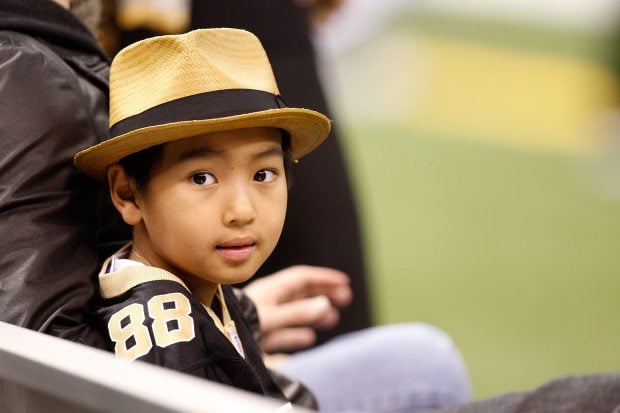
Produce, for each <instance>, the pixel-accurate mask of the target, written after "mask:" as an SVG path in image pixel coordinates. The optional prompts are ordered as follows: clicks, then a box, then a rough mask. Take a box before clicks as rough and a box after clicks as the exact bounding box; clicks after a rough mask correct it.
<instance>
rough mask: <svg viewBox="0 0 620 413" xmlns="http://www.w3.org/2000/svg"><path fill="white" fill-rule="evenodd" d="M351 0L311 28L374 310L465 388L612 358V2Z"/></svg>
mask: <svg viewBox="0 0 620 413" xmlns="http://www.w3.org/2000/svg"><path fill="white" fill-rule="evenodd" d="M618 3H619V2H618V1H612V0H567V1H562V2H557V1H553V0H536V1H534V0H505V1H502V2H488V1H484V0H468V1H458V2H454V1H443V0H433V1H423V0H421V1H420V0H419V1H410V0H402V1H397V0H382V1H380V2H379V1H373V0H348V1H347V2H344V4H343V5H342V6H341V7H340V8H339V9H338V10H337V11H336V12H335V13H333V14H332V15H331V16H330V17H329V18H328V19H327V21H326V22H325V23H324V24H322V25H318V26H317V33H316V38H315V40H316V45H317V50H318V52H319V56H320V67H321V70H322V77H323V80H324V86H325V90H326V93H327V94H328V97H329V102H330V104H331V106H332V111H333V116H334V122H335V123H336V124H337V125H338V126H339V127H340V128H341V132H342V134H343V137H344V140H345V148H346V150H345V153H346V157H347V161H348V163H349V165H350V167H351V170H352V174H353V180H354V187H355V193H356V195H357V198H358V199H359V201H360V216H361V222H362V225H363V234H364V239H365V249H366V251H365V252H366V257H367V260H368V264H369V266H370V274H369V277H370V280H369V284H370V298H371V303H372V307H373V310H374V314H375V321H376V322H378V323H380V324H383V323H393V322H401V321H409V320H422V321H426V322H430V323H433V324H436V325H438V326H439V327H441V328H443V329H445V330H446V331H447V332H449V333H450V334H451V335H452V337H453V338H454V340H455V342H456V343H457V345H458V346H459V347H460V348H461V350H462V352H463V354H464V357H465V359H466V361H467V363H468V365H469V367H470V369H471V374H472V379H473V384H474V393H475V397H477V398H480V397H487V396H492V395H495V394H498V393H501V392H508V391H517V390H523V389H528V388H531V387H534V386H537V385H539V384H541V383H542V382H544V381H546V380H549V379H551V378H553V377H556V376H559V375H567V374H583V373H589V372H600V371H610V370H616V371H617V370H620V254H619V253H618V249H619V247H620V127H619V126H620V115H619V114H620V111H617V110H616V106H617V105H618V104H619V103H620V102H619V101H618V90H619V89H618V68H617V66H616V65H617V59H618V57H619V55H620V37H618V29H620V20H619V19H618V18H619V17H620V7H619V6H620V5H619V4H618Z"/></svg>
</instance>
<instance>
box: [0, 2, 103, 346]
mask: <svg viewBox="0 0 620 413" xmlns="http://www.w3.org/2000/svg"><path fill="white" fill-rule="evenodd" d="M108 68H109V64H108V61H107V58H106V56H105V55H104V54H103V52H102V51H101V50H100V48H99V46H98V45H97V42H96V40H95V38H94V36H92V35H91V34H90V32H89V31H88V30H87V29H86V28H85V27H84V26H83V25H82V24H81V22H80V21H79V20H78V19H77V18H75V17H74V16H73V15H72V14H71V13H70V12H69V11H67V10H65V9H63V8H62V7H60V6H58V5H57V4H55V3H54V2H52V1H50V0H0V147H1V148H2V149H1V150H0V320H2V321H6V322H10V323H13V324H17V325H20V326H23V327H27V328H30V329H33V330H38V331H42V332H45V333H49V334H52V335H55V336H59V337H64V338H67V339H70V340H72V341H76V342H80V343H84V344H89V345H92V346H96V347H101V346H103V340H102V337H101V336H100V335H99V334H98V333H97V331H96V330H94V329H91V328H89V327H88V325H89V316H88V314H89V310H90V308H89V306H90V304H91V301H92V299H93V297H94V293H95V292H94V286H95V283H94V278H90V277H89V275H90V274H92V275H93V277H94V274H95V273H96V272H97V267H98V261H97V239H96V237H97V228H98V204H99V201H100V199H101V195H102V188H101V185H100V184H99V183H96V182H94V181H92V180H90V179H88V178H86V177H84V176H82V175H80V174H79V173H78V172H77V170H75V168H74V167H73V155H74V154H75V153H76V152H77V151H79V150H81V149H84V148H86V147H88V146H91V145H93V144H96V143H98V142H100V141H101V140H102V139H104V138H105V137H106V136H107V129H108V110H107V94H108V84H107V77H108Z"/></svg>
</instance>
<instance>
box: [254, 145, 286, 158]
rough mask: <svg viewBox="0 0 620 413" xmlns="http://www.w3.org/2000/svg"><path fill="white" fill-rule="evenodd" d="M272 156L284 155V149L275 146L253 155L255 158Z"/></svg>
mask: <svg viewBox="0 0 620 413" xmlns="http://www.w3.org/2000/svg"><path fill="white" fill-rule="evenodd" d="M270 156H284V151H283V150H282V147H281V146H277V147H275V146H274V147H272V148H269V149H266V150H264V151H262V152H259V153H257V154H254V155H252V157H253V158H255V159H261V158H268V157H270Z"/></svg>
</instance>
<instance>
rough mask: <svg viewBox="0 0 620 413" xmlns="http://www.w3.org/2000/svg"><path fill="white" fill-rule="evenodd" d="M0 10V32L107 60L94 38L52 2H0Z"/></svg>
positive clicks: (13, 0) (72, 17)
mask: <svg viewBox="0 0 620 413" xmlns="http://www.w3.org/2000/svg"><path fill="white" fill-rule="evenodd" d="M0 10H2V13H0V30H11V31H15V32H19V33H24V34H27V35H30V36H33V37H37V38H40V39H42V40H44V41H45V42H47V43H50V44H53V45H56V46H60V47H63V48H66V49H72V50H75V51H79V52H83V53H87V54H97V55H99V56H101V57H102V58H103V59H105V60H107V56H106V55H105V53H104V52H103V51H102V50H101V48H100V47H99V45H98V44H97V40H96V39H95V36H93V34H92V33H91V32H90V31H89V30H88V29H87V28H86V27H85V26H84V25H83V24H82V22H80V20H79V19H78V18H77V17H75V16H74V15H73V13H71V12H70V11H68V10H66V9H64V8H63V7H61V6H60V5H58V4H56V3H55V2H54V1H52V0H0Z"/></svg>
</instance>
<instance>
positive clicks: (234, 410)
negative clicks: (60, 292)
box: [0, 322, 309, 413]
mask: <svg viewBox="0 0 620 413" xmlns="http://www.w3.org/2000/svg"><path fill="white" fill-rule="evenodd" d="M281 404H282V403H280V402H278V401H275V400H271V399H267V398H265V397H260V396H257V395H254V394H250V393H247V392H242V391H240V390H237V389H234V388H231V387H226V386H223V385H220V384H217V383H212V382H208V381H206V380H202V379H198V378H195V377H191V376H189V375H185V374H181V373H178V372H175V371H171V370H167V369H164V368H161V367H158V366H154V365H150V364H146V363H141V362H135V363H131V364H127V363H125V362H122V361H120V360H117V359H116V358H115V357H114V355H112V354H110V353H106V352H104V351H101V350H97V349H93V348H89V347H86V346H83V345H80V344H76V343H72V342H69V341H65V340H61V339H58V338H55V337H51V336H48V335H45V334H41V333H37V332H34V331H30V330H27V329H24V328H20V327H16V326H13V325H9V324H6V323H2V322H0V412H2V413H14V412H15V413H18V412H19V413H21V412H28V413H37V412H45V413H49V412H63V413H65V412H68V413H72V412H84V413H85V412H114V413H117V412H118V413H123V412H127V413H141V412H145V413H146V412H148V413H164V412H166V413H168V412H203V413H244V412H248V413H249V412H251V413H262V412H269V413H273V412H274V411H277V410H278V408H280V407H281ZM298 411H300V412H309V411H308V410H298V409H295V412H298Z"/></svg>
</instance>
